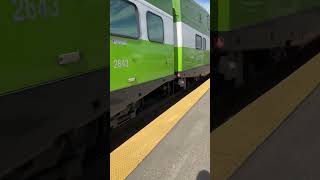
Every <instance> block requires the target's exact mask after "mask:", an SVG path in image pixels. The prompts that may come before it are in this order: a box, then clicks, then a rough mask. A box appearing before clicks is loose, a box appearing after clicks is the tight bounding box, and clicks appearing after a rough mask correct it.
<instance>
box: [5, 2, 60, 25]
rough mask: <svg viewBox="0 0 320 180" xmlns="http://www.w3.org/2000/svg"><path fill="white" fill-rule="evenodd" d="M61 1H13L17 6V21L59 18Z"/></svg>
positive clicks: (14, 16) (15, 17) (15, 15)
mask: <svg viewBox="0 0 320 180" xmlns="http://www.w3.org/2000/svg"><path fill="white" fill-rule="evenodd" d="M59 1H60V0H11V3H12V4H13V5H14V6H15V13H14V14H13V19H14V20H15V21H25V20H34V19H36V18H37V17H47V16H59V13H60V12H59Z"/></svg>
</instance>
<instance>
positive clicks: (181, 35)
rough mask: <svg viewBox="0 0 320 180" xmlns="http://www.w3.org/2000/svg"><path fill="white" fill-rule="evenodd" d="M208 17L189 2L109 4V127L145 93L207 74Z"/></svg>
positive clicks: (118, 0)
mask: <svg viewBox="0 0 320 180" xmlns="http://www.w3.org/2000/svg"><path fill="white" fill-rule="evenodd" d="M188 12H189V13H190V14H188ZM209 18H210V16H209V14H208V13H207V12H206V11H205V10H204V9H203V8H201V7H200V6H199V5H198V4H196V3H195V2H194V1H193V0H162V1H157V0H146V1H145V0H111V1H110V33H111V35H110V92H111V94H110V95H111V96H110V102H111V103H110V114H111V115H110V116H111V123H110V126H111V127H117V126H119V125H120V124H121V123H122V122H125V121H127V120H129V119H130V118H132V117H134V116H135V114H136V111H137V109H138V108H139V106H140V104H141V101H142V100H143V98H144V97H145V96H146V95H148V94H150V93H151V92H153V91H155V90H157V89H159V88H163V89H164V90H168V89H171V88H172V86H174V85H173V84H174V83H176V82H178V83H179V84H180V85H181V86H185V84H186V78H196V77H199V76H204V75H207V74H208V73H209V72H210V69H209V63H210V62H209V59H210V57H209V49H210V36H209V34H210V33H209V32H210V29H209V27H210V25H209ZM178 80H179V81H178Z"/></svg>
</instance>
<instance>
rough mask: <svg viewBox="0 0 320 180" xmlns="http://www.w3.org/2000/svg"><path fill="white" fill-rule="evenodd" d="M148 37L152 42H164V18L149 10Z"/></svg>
mask: <svg viewBox="0 0 320 180" xmlns="http://www.w3.org/2000/svg"><path fill="white" fill-rule="evenodd" d="M147 28H148V38H149V40H150V41H152V42H158V43H163V42H164V28H163V20H162V18H161V17H160V16H158V15H155V14H153V13H152V12H147Z"/></svg>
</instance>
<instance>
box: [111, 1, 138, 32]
mask: <svg viewBox="0 0 320 180" xmlns="http://www.w3.org/2000/svg"><path fill="white" fill-rule="evenodd" d="M110 33H111V34H112V35H116V36H124V37H129V38H139V36H140V32H139V17H138V9H137V7H136V6H135V5H134V4H133V3H131V2H129V1H125V0H111V2H110Z"/></svg>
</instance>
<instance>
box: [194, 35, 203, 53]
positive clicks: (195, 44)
mask: <svg viewBox="0 0 320 180" xmlns="http://www.w3.org/2000/svg"><path fill="white" fill-rule="evenodd" d="M197 37H200V39H201V43H200V44H201V47H200V48H198V47H197ZM195 43H196V44H195V47H196V49H198V50H201V49H202V36H200V35H199V34H196V35H195Z"/></svg>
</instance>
